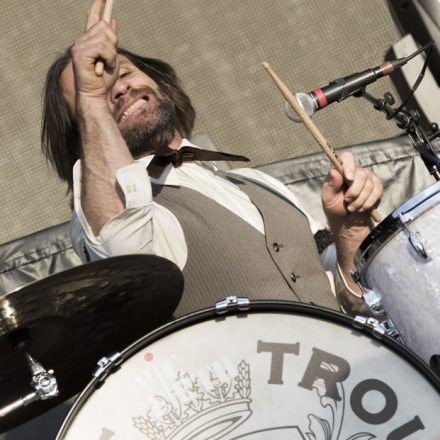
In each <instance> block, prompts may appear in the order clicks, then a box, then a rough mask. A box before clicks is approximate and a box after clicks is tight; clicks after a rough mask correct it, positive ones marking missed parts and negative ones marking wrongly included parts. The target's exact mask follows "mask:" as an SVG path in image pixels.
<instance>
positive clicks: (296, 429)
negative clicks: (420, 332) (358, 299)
mask: <svg viewBox="0 0 440 440" xmlns="http://www.w3.org/2000/svg"><path fill="white" fill-rule="evenodd" d="M351 323H352V320H351V319H350V318H348V317H346V316H343V315H341V314H339V313H336V312H332V311H329V310H326V309H322V308H319V307H314V306H307V305H301V304H294V303H285V302H267V301H265V302H263V301H256V302H253V303H251V306H250V310H249V311H248V312H238V313H237V312H234V313H229V314H227V315H225V316H221V317H218V316H216V315H215V312H214V311H213V310H205V311H201V312H197V313H194V314H192V315H189V316H187V317H184V318H181V319H179V320H178V321H175V322H173V323H171V324H168V325H166V326H164V327H162V328H160V329H158V330H157V331H155V332H153V333H150V335H147V336H146V337H144V338H142V339H141V340H139V341H137V342H136V343H135V344H133V345H132V346H130V347H129V348H128V349H126V350H125V351H124V352H123V353H122V358H123V362H122V364H121V365H120V367H119V368H118V369H116V370H115V371H114V372H113V373H112V374H110V375H109V376H108V377H107V378H106V379H105V382H104V383H103V384H101V386H100V387H97V385H98V380H97V379H94V380H93V381H92V382H91V383H90V384H89V385H88V387H87V388H86V389H85V391H84V392H83V393H82V394H81V396H80V397H79V399H78V401H77V402H76V403H75V405H74V407H73V408H72V411H71V413H70V414H69V416H68V417H67V419H66V420H65V422H64V425H63V427H62V428H61V431H60V433H59V435H58V439H59V440H61V439H62V440H78V439H97V440H98V439H99V440H119V439H124V440H126V439H130V440H131V439H133V440H135V439H139V440H145V439H152V440H171V439H173V440H174V439H176V440H177V439H179V440H189V439H197V440H205V439H206V440H207V439H220V438H222V439H230V440H233V439H242V438H243V439H286V440H287V439H289V440H296V439H298V440H304V439H306V440H318V439H323V440H333V439H334V440H336V439H344V440H354V439H356V440H370V439H374V438H378V439H385V438H388V439H401V438H402V439H403V438H406V437H408V436H409V437H410V438H411V439H423V440H426V439H432V440H434V439H435V438H436V435H437V436H438V435H440V428H439V426H440V421H439V414H440V395H439V390H440V384H439V382H438V380H437V379H436V377H435V376H434V374H433V373H432V372H431V370H429V369H428V367H427V366H425V364H423V363H422V362H421V361H419V360H418V359H417V358H415V357H414V356H413V355H412V354H410V353H409V352H408V351H407V350H406V349H405V348H403V347H402V346H400V345H398V344H397V343H395V342H394V341H393V340H391V339H389V338H388V337H386V336H385V337H384V338H385V339H384V341H383V342H379V341H377V340H376V339H374V338H373V337H372V336H370V335H368V334H367V333H366V332H363V331H362V332H361V331H359V330H356V329H354V328H352V327H351V325H352V324H351Z"/></svg>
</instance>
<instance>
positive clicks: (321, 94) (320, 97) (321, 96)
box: [313, 89, 328, 108]
mask: <svg viewBox="0 0 440 440" xmlns="http://www.w3.org/2000/svg"><path fill="white" fill-rule="evenodd" d="M313 93H314V94H315V96H316V97H317V98H318V103H319V108H322V107H325V106H326V105H327V104H328V102H327V98H326V97H325V95H324V92H323V91H322V90H321V89H316V90H313Z"/></svg>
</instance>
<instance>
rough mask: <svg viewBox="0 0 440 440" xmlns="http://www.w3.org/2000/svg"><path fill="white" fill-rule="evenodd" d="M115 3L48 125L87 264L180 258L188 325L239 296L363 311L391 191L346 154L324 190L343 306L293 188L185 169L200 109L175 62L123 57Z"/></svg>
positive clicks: (89, 32)
mask: <svg viewBox="0 0 440 440" xmlns="http://www.w3.org/2000/svg"><path fill="white" fill-rule="evenodd" d="M104 3H105V2H104V0H95V1H94V2H93V5H92V7H91V10H90V12H89V15H88V18H87V28H86V31H85V32H84V33H83V34H82V35H80V36H79V37H78V39H77V40H76V41H75V42H74V44H73V46H72V47H71V49H69V50H67V51H66V52H65V54H64V55H63V56H61V57H60V58H59V59H57V60H56V61H55V63H54V64H53V65H52V66H51V68H50V70H49V72H48V76H47V83H46V94H45V107H44V115H43V136H42V139H43V151H44V152H45V154H46V156H47V157H48V158H49V159H50V161H51V162H52V164H53V165H54V167H55V169H56V171H57V172H58V174H59V176H60V177H61V178H62V179H63V180H64V181H65V182H67V184H68V186H69V190H70V191H72V192H73V196H74V211H73V216H72V223H71V228H72V229H71V235H72V242H73V246H74V248H75V250H76V251H77V253H78V254H79V255H80V257H81V258H82V259H83V261H92V260H96V259H100V258H106V257H110V256H115V255H121V254H136V253H147V254H156V255H159V256H162V257H165V258H167V259H170V260H172V261H173V262H175V263H176V264H177V266H178V267H179V268H180V269H181V270H182V271H183V274H184V276H185V292H184V295H183V299H182V301H181V303H180V305H179V307H178V309H177V311H176V315H177V316H180V315H182V314H185V313H188V312H190V311H193V310H195V309H200V308H203V307H208V306H211V305H213V304H214V303H215V301H216V300H218V299H221V298H223V297H225V296H228V295H240V296H248V297H250V298H251V299H282V300H292V301H301V302H304V303H313V304H316V305H321V306H326V307H330V308H333V309H339V308H341V309H342V310H343V311H345V312H347V313H350V314H355V313H363V314H365V313H366V309H365V307H364V305H363V303H362V301H361V299H360V295H359V290H358V287H357V286H356V285H355V284H354V283H353V281H352V280H351V278H350V276H349V270H350V268H352V267H353V256H354V253H355V251H356V250H357V248H358V246H359V244H360V243H361V242H362V240H363V239H364V238H365V237H366V235H367V234H368V233H369V232H370V227H371V223H370V217H369V215H368V210H369V209H370V208H372V207H374V206H377V204H378V202H379V200H380V198H381V196H382V184H381V182H380V180H379V179H378V178H377V177H376V176H375V175H374V174H372V173H371V172H370V171H369V170H366V169H364V168H361V167H360V166H358V165H357V164H356V162H355V159H354V158H353V156H352V155H351V154H350V153H344V154H342V155H341V159H342V162H343V170H344V176H342V175H341V174H339V173H338V172H337V171H336V170H335V169H331V170H330V171H329V172H328V175H327V178H326V179H325V182H324V184H323V187H322V193H321V197H322V203H323V209H324V211H325V214H326V216H327V218H328V223H329V225H330V229H331V234H332V236H333V239H334V245H333V246H335V248H336V250H337V262H338V264H337V265H336V266H335V267H333V268H332V269H333V275H332V277H334V281H335V283H334V284H335V289H336V296H335V294H334V293H333V292H332V288H331V283H330V280H329V278H328V277H327V275H326V272H325V270H324V268H323V266H322V264H321V262H320V258H319V254H318V250H317V247H316V244H315V240H314V236H313V234H314V233H316V232H317V231H318V229H319V226H318V225H317V222H316V221H314V220H313V219H312V218H311V217H310V215H308V214H307V213H306V212H305V210H304V209H303V208H302V207H301V206H300V204H299V203H298V201H297V199H296V198H295V196H294V195H293V194H292V193H290V192H289V190H288V189H287V188H286V187H284V186H283V184H281V183H280V182H279V181H277V180H275V179H273V178H272V177H270V176H268V175H265V174H263V173H262V172H260V171H257V170H253V169H250V168H243V169H235V170H233V172H228V173H221V172H220V171H218V169H217V168H216V167H215V164H212V163H211V162H203V163H195V162H184V163H183V164H181V163H179V162H180V160H179V159H181V158H179V157H177V154H178V153H177V151H179V149H180V148H182V147H187V146H190V147H195V146H194V145H193V144H191V142H190V141H189V140H188V139H189V138H190V136H191V132H192V128H193V126H194V121H195V111H194V108H193V107H192V105H191V101H190V99H189V97H188V96H187V95H186V94H185V92H184V90H183V89H182V87H181V85H180V81H179V79H178V77H177V76H176V74H175V71H174V69H173V68H172V67H171V66H170V65H169V64H167V63H165V62H164V61H161V60H158V59H152V58H145V57H141V56H139V55H135V54H133V53H131V52H128V51H126V50H123V49H121V48H119V47H118V45H117V25H116V21H115V20H112V21H111V23H110V24H107V23H106V22H104V21H103V20H101V19H100V17H101V15H102V10H103V7H104ZM98 58H99V59H101V60H102V61H103V62H104V64H105V69H104V73H103V75H102V76H98V75H97V74H96V73H95V63H96V60H97V59H98ZM200 147H203V146H202V145H201V146H200ZM191 154H193V153H192V152H190V153H186V156H188V155H191ZM163 155H167V156H168V157H171V156H173V157H174V158H177V161H176V162H177V163H176V164H175V165H177V166H174V165H173V163H172V161H171V163H168V162H170V161H169V160H167V159H164V158H163ZM194 156H195V157H194V158H195V159H197V154H195V155H194ZM205 158H206V157H205ZM237 159H239V158H237ZM242 159H244V158H242ZM228 160H229V159H228ZM179 165H180V166H179ZM147 168H148V169H147ZM344 179H345V181H346V182H348V185H346V186H344ZM329 252H330V251H329V249H327V250H326V251H324V253H323V255H328V253H329Z"/></svg>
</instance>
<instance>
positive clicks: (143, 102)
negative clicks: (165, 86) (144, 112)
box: [119, 95, 150, 124]
mask: <svg viewBox="0 0 440 440" xmlns="http://www.w3.org/2000/svg"><path fill="white" fill-rule="evenodd" d="M149 100H150V97H149V96H148V95H147V96H143V97H142V98H139V99H137V100H136V101H135V102H133V104H131V105H130V106H128V107H127V108H126V109H125V111H124V112H123V113H122V115H121V117H120V118H119V123H120V124H122V123H124V122H125V121H126V120H127V119H128V118H129V117H130V116H131V115H133V113H135V112H136V110H138V109H140V108H141V107H144V106H145V105H146V103H148V101H149Z"/></svg>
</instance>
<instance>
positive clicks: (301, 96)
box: [284, 93, 316, 122]
mask: <svg viewBox="0 0 440 440" xmlns="http://www.w3.org/2000/svg"><path fill="white" fill-rule="evenodd" d="M295 98H296V100H297V101H298V102H299V104H300V105H301V107H302V108H303V109H304V111H305V112H306V113H307V115H308V116H309V117H310V118H311V117H312V116H313V115H314V114H315V111H316V104H315V100H314V99H313V98H312V97H311V96H310V95H309V94H308V93H295ZM284 111H285V112H286V115H287V117H288V118H289V119H291V120H292V121H293V122H302V121H301V118H300V117H299V115H298V113H297V112H296V111H295V110H294V109H293V108H292V106H291V105H290V104H289V103H288V102H287V101H286V102H285V104H284Z"/></svg>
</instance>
